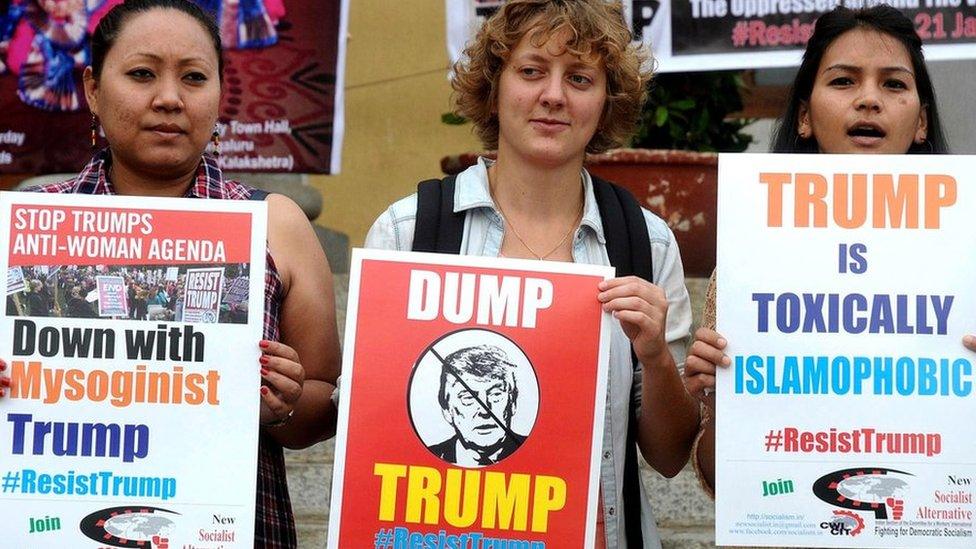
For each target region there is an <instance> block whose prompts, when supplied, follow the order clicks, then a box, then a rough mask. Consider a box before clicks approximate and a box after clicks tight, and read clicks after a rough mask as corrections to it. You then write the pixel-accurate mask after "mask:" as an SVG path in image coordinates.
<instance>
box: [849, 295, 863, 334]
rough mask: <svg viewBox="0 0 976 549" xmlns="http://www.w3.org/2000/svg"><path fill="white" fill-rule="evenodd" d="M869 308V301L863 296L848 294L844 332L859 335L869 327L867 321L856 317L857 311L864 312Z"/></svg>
mask: <svg viewBox="0 0 976 549" xmlns="http://www.w3.org/2000/svg"><path fill="white" fill-rule="evenodd" d="M867 308H868V300H867V298H866V297H864V296H863V295H861V294H847V295H846V296H844V331H845V332H848V333H852V334H859V333H861V332H863V331H864V328H865V327H867V323H868V322H867V319H865V318H863V317H861V318H858V317H856V316H854V313H855V311H860V312H864V311H866V310H867Z"/></svg>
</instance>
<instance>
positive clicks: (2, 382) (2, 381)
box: [0, 359, 10, 397]
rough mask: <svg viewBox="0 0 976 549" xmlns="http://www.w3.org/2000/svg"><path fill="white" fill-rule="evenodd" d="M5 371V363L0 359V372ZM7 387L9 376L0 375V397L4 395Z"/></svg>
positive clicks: (8, 385)
mask: <svg viewBox="0 0 976 549" xmlns="http://www.w3.org/2000/svg"><path fill="white" fill-rule="evenodd" d="M5 371H7V363H6V362H4V361H3V359H0V372H5ZM7 387H10V378H9V377H7V376H5V375H0V397H2V396H6V394H7Z"/></svg>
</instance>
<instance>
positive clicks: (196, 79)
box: [183, 72, 208, 84]
mask: <svg viewBox="0 0 976 549" xmlns="http://www.w3.org/2000/svg"><path fill="white" fill-rule="evenodd" d="M183 78H184V79H186V80H189V81H190V82H193V83H199V84H202V83H203V82H206V81H207V80H208V78H207V75H206V74H203V73H202V72H191V73H189V74H187V75H186V76H184V77H183Z"/></svg>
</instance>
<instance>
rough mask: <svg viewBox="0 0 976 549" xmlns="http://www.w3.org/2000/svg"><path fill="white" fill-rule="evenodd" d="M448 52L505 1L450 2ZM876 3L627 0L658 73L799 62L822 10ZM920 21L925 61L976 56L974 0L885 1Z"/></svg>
mask: <svg viewBox="0 0 976 549" xmlns="http://www.w3.org/2000/svg"><path fill="white" fill-rule="evenodd" d="M445 2H446V9H447V39H448V46H447V48H448V52H449V54H450V56H451V60H452V61H454V60H457V59H458V58H459V57H460V55H461V51H462V50H463V48H464V44H465V42H467V41H468V40H469V39H470V38H471V37H473V36H474V33H475V31H476V30H477V29H478V27H479V26H480V25H481V23H482V22H484V20H485V18H487V17H488V16H489V15H491V14H492V13H494V11H495V10H497V9H498V8H499V7H500V6H501V5H502V4H504V3H505V2H504V0H445ZM880 3H882V2H881V1H875V0H681V1H677V2H672V1H671V0H623V4H624V11H625V17H626V19H627V21H628V22H629V23H630V25H631V31H632V32H633V34H634V36H635V37H636V38H637V39H638V40H639V41H641V42H643V43H644V44H646V45H647V46H648V47H650V49H651V51H652V52H653V54H654V58H655V59H656V61H657V65H656V68H657V70H659V71H660V72H685V71H689V72H690V71H704V70H723V69H753V68H765V67H793V66H798V65H799V64H800V59H801V57H802V54H803V48H804V47H805V46H806V42H807V40H808V39H809V37H810V33H811V32H812V31H813V23H814V21H816V19H817V18H818V17H820V15H822V14H823V13H825V12H828V11H830V10H832V9H833V8H835V7H837V6H840V5H843V6H846V7H848V8H852V9H857V8H864V7H870V6H873V5H877V4H880ZM884 3H887V4H890V5H892V6H894V7H896V8H900V9H901V10H902V12H903V13H904V14H905V15H906V16H908V17H909V18H911V19H912V20H913V21H914V22H915V28H916V29H917V31H918V34H919V36H921V37H922V40H923V41H924V43H925V58H926V59H928V60H929V61H935V60H943V59H973V58H976V2H972V1H971V0H947V1H945V2H932V1H921V0H907V1H898V0H884Z"/></svg>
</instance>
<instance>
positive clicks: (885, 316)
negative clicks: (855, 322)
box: [868, 295, 895, 334]
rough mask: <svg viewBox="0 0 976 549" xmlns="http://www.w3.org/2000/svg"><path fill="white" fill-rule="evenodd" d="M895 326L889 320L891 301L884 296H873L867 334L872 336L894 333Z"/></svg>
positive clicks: (890, 319)
mask: <svg viewBox="0 0 976 549" xmlns="http://www.w3.org/2000/svg"><path fill="white" fill-rule="evenodd" d="M894 331H895V326H894V324H893V323H892V318H891V300H890V298H889V297H888V296H886V295H875V296H874V303H873V304H872V305H871V325H870V327H869V328H868V332H870V333H872V334H878V333H885V334H891V333H894Z"/></svg>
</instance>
